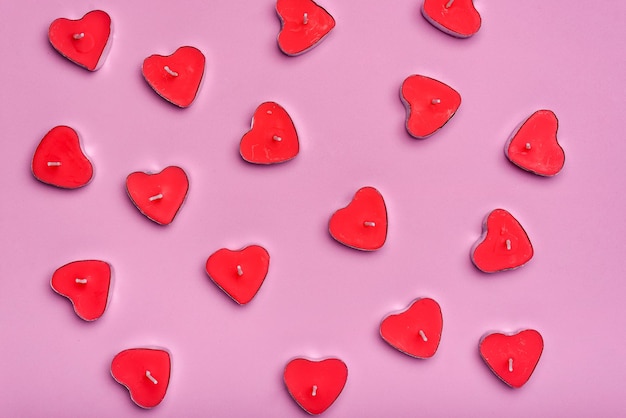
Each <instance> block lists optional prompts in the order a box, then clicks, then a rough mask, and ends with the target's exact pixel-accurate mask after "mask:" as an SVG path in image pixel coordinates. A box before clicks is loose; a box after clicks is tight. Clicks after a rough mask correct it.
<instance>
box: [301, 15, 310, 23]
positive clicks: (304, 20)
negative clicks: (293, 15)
mask: <svg viewBox="0 0 626 418" xmlns="http://www.w3.org/2000/svg"><path fill="white" fill-rule="evenodd" d="M302 23H304V24H305V25H306V24H307V23H309V14H308V13H305V14H304V19H302Z"/></svg>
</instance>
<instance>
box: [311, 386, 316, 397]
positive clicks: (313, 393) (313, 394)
mask: <svg viewBox="0 0 626 418" xmlns="http://www.w3.org/2000/svg"><path fill="white" fill-rule="evenodd" d="M311 396H317V385H313V390H312V391H311Z"/></svg>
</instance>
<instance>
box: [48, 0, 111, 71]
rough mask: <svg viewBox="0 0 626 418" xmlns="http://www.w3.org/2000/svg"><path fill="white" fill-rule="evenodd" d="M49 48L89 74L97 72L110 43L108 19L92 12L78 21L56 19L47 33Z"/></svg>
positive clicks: (98, 11)
mask: <svg viewBox="0 0 626 418" xmlns="http://www.w3.org/2000/svg"><path fill="white" fill-rule="evenodd" d="M48 39H49V40H50V44H52V46H53V47H54V49H56V50H57V51H58V52H59V53H60V54H61V55H63V56H64V57H66V58H67V59H69V60H70V61H72V62H74V63H76V64H78V65H80V66H81V67H84V68H86V69H88V70H90V71H95V70H97V69H99V68H100V67H101V66H102V64H103V63H104V60H105V58H106V55H107V52H108V48H109V46H110V41H111V17H110V16H109V15H108V14H107V13H106V12H104V11H102V10H93V11H91V12H89V13H87V14H86V15H85V16H83V17H82V18H81V19H78V20H69V19H65V18H59V19H56V20H55V21H54V22H52V23H51V24H50V28H49V29H48Z"/></svg>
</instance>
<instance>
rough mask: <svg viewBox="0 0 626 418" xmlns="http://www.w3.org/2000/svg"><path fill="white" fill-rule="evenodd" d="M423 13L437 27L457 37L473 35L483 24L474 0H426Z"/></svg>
mask: <svg viewBox="0 0 626 418" xmlns="http://www.w3.org/2000/svg"><path fill="white" fill-rule="evenodd" d="M422 15H424V17H425V18H426V20H428V21H429V22H430V23H431V24H432V25H433V26H434V27H436V28H437V29H440V30H441V31H443V32H445V33H447V34H449V35H452V36H456V37H457V38H467V37H469V36H472V35H473V34H475V33H476V32H478V29H480V25H481V18H480V14H479V13H478V11H477V10H476V8H475V7H474V3H473V2H472V0H424V5H423V6H422Z"/></svg>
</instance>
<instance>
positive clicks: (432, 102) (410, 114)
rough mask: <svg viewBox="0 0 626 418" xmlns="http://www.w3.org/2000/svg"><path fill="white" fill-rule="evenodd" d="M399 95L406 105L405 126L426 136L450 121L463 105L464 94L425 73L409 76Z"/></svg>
mask: <svg viewBox="0 0 626 418" xmlns="http://www.w3.org/2000/svg"><path fill="white" fill-rule="evenodd" d="M400 97H401V98H402V101H403V103H404V105H405V106H406V111H407V117H406V129H407V131H408V132H409V133H410V134H411V135H412V136H414V137H415V138H426V137H429V136H430V135H432V134H434V133H435V132H437V131H438V130H439V129H440V128H441V127H443V125H445V124H446V123H448V121H449V120H450V118H452V116H454V114H455V113H456V111H457V109H458V108H459V106H460V105H461V95H460V94H459V93H458V92H457V91H456V90H454V89H453V88H452V87H450V86H448V85H447V84H444V83H442V82H441V81H438V80H435V79H433V78H430V77H426V76H423V75H412V76H409V77H408V78H407V79H406V80H404V82H403V83H402V88H401V91H400Z"/></svg>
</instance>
